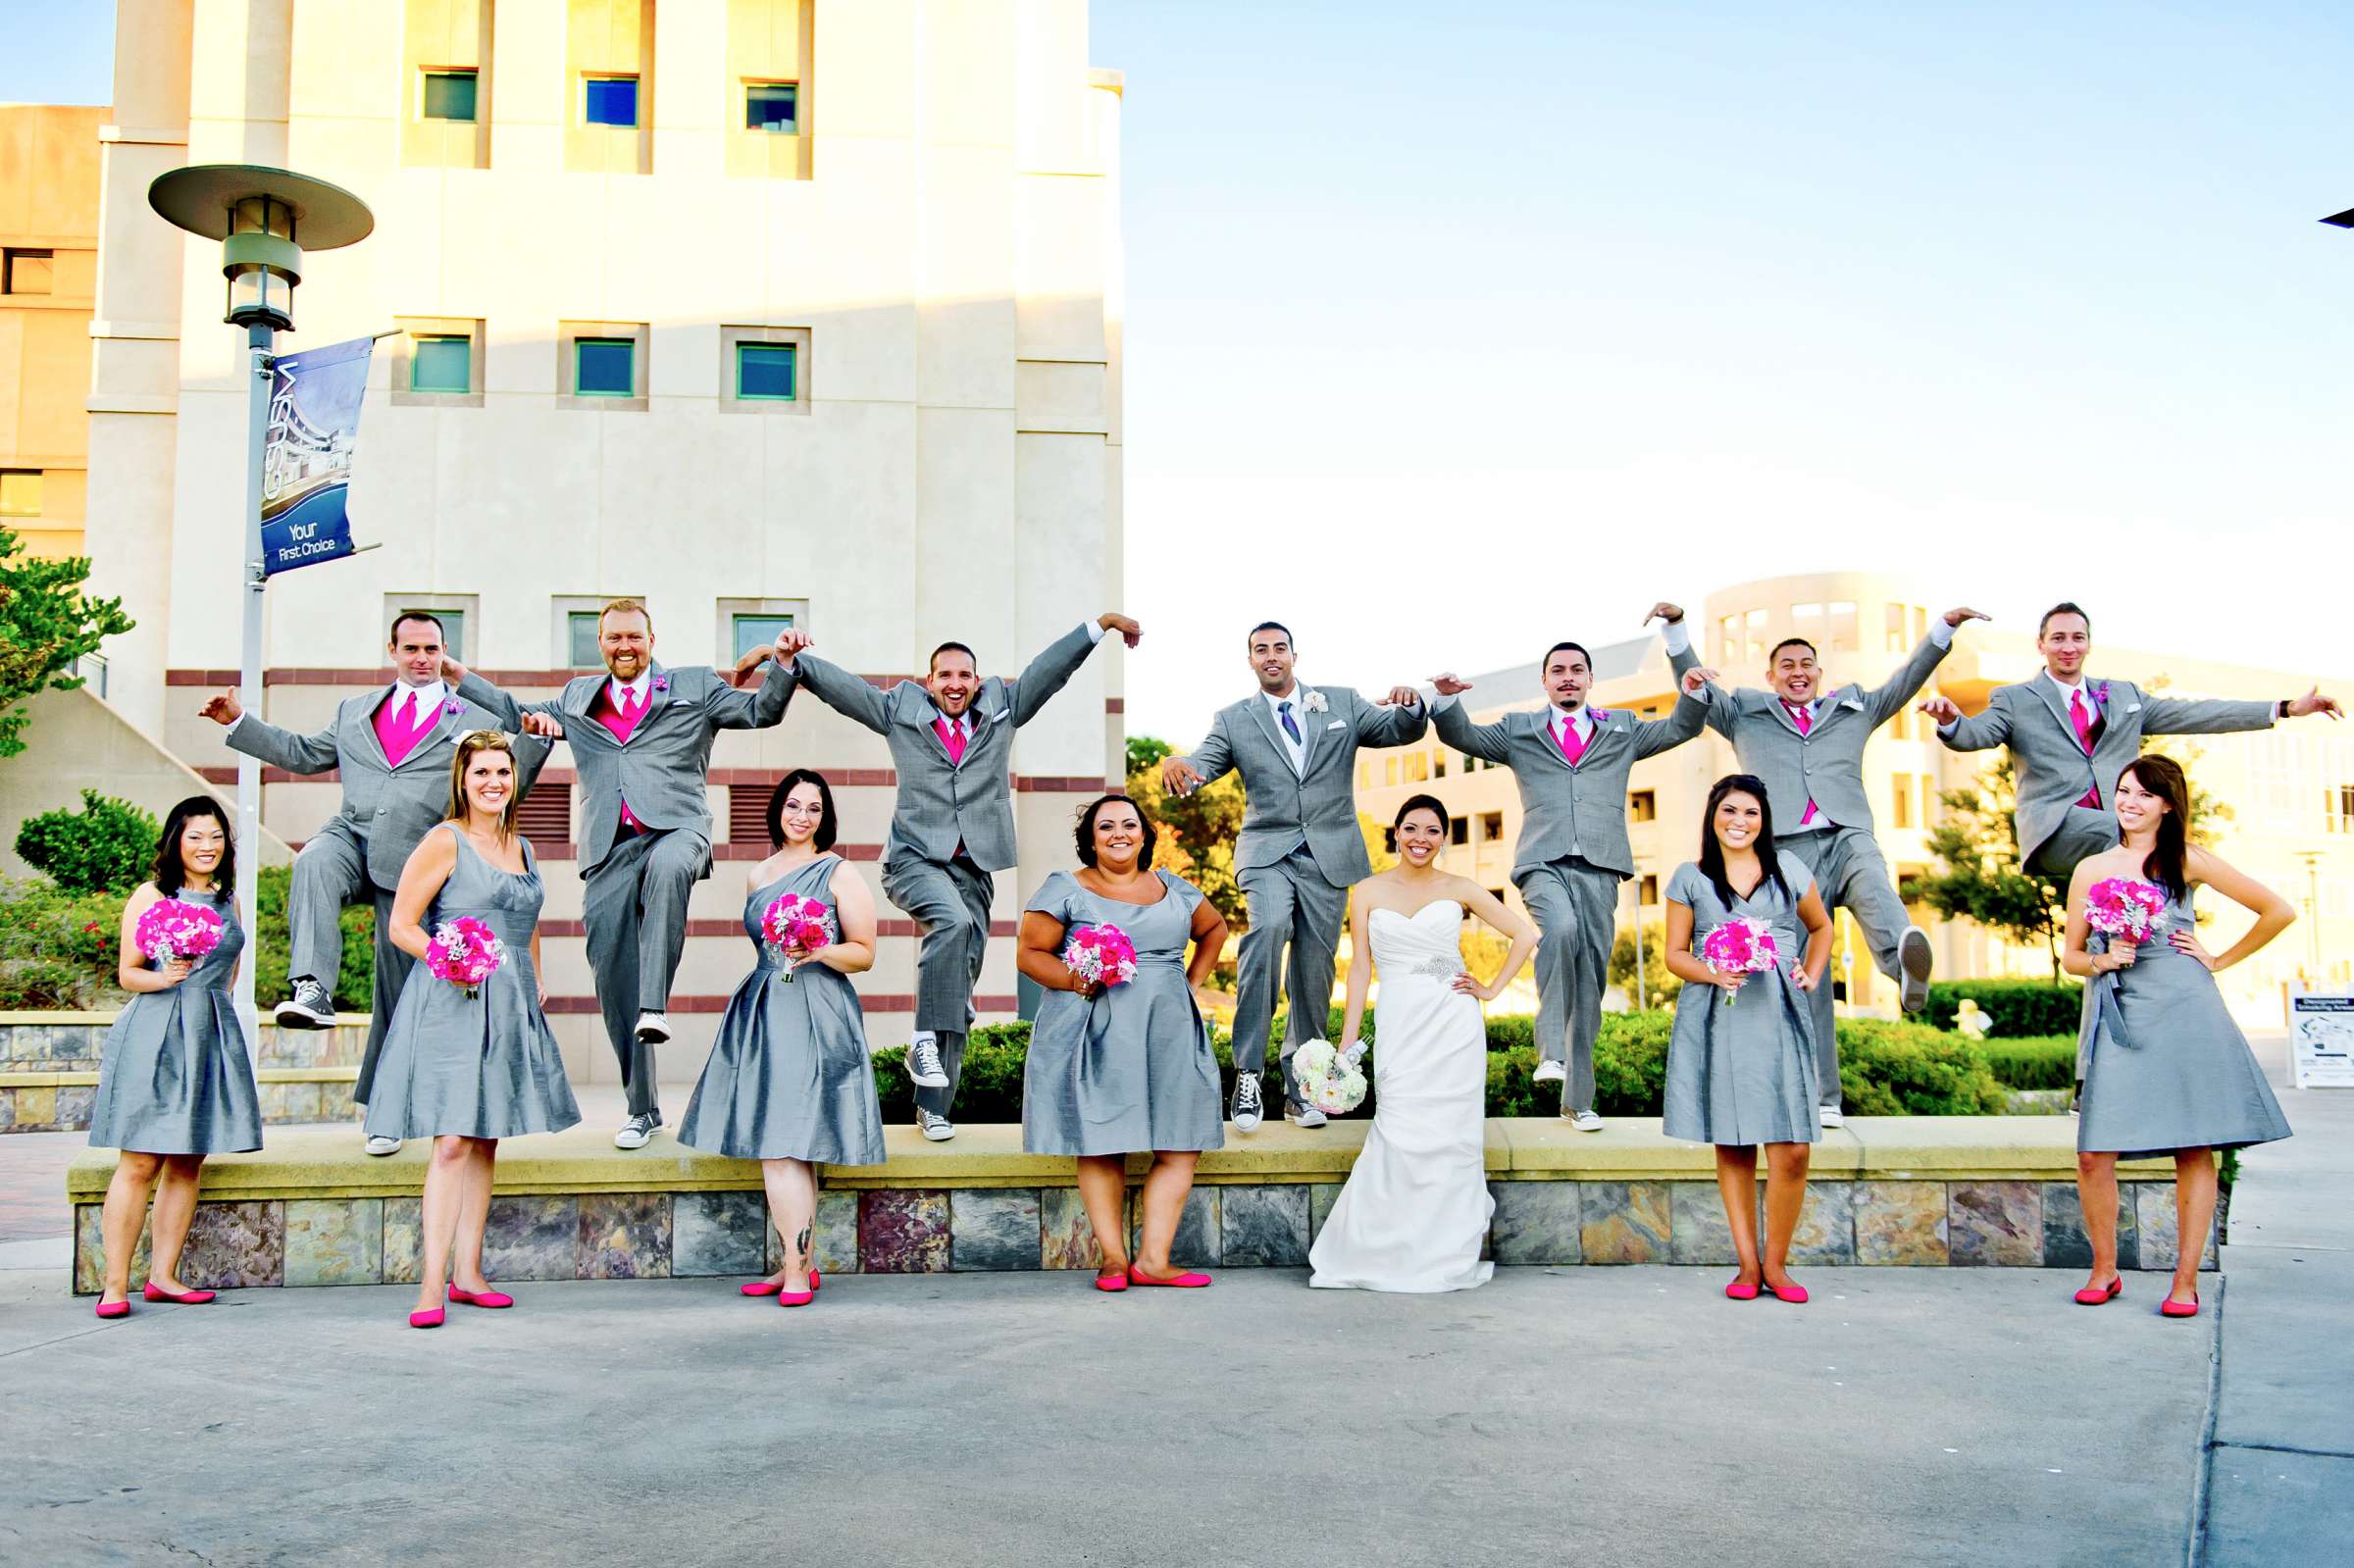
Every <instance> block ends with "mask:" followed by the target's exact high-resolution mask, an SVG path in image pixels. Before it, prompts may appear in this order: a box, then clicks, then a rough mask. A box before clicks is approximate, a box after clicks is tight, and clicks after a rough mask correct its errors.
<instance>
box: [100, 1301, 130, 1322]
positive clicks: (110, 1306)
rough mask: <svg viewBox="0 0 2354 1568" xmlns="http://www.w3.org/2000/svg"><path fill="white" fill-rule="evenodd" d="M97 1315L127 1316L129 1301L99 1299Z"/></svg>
mask: <svg viewBox="0 0 2354 1568" xmlns="http://www.w3.org/2000/svg"><path fill="white" fill-rule="evenodd" d="M98 1315H99V1316H100V1317H102V1318H127V1317H129V1316H130V1303H129V1302H128V1301H101V1302H99V1303H98Z"/></svg>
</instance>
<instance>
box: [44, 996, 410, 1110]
mask: <svg viewBox="0 0 2354 1568" xmlns="http://www.w3.org/2000/svg"><path fill="white" fill-rule="evenodd" d="M115 1016H116V1015H115V1014H114V1013H111V1012H87V1013H79V1012H45V1013H24V1012H12V1013H0V1134H4V1133H78V1132H83V1131H86V1130H87V1129H88V1127H89V1125H90V1102H91V1100H92V1098H93V1097H94V1096H95V1095H96V1093H97V1091H98V1061H99V1057H100V1056H101V1055H102V1054H103V1053H104V1051H105V1049H106V1032H107V1031H108V1029H110V1028H112V1027H113V1025H114V1022H115ZM256 1045H257V1051H256V1056H255V1068H256V1072H255V1078H256V1080H257V1083H256V1087H257V1089H258V1090H259V1092H260V1096H261V1104H262V1120H263V1121H264V1122H265V1123H268V1124H269V1125H272V1126H278V1127H285V1126H299V1125H302V1124H304V1123H313V1122H348V1121H351V1120H352V1119H354V1118H355V1117H356V1116H358V1114H359V1110H358V1107H357V1106H355V1105H353V1103H352V1099H351V1085H352V1081H353V1080H354V1079H355V1078H356V1077H358V1075H359V1070H360V1059H361V1057H362V1056H363V1055H365V1054H366V1052H367V1049H368V1015H367V1014H365V1013H342V1014H338V1015H337V1016H336V1020H335V1027H334V1028H333V1029H280V1028H279V1027H278V1026H277V1025H276V1024H271V1023H265V1024H263V1025H262V1026H261V1029H260V1037H259V1039H258V1040H257V1041H256Z"/></svg>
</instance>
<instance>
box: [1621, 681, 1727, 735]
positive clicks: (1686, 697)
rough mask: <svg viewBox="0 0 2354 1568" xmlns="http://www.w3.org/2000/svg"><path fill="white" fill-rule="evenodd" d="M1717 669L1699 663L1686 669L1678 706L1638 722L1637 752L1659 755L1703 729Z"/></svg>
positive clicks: (1677, 702) (1706, 719)
mask: <svg viewBox="0 0 2354 1568" xmlns="http://www.w3.org/2000/svg"><path fill="white" fill-rule="evenodd" d="M1715 679H1716V672H1715V671H1714V670H1704V669H1701V668H1699V667H1698V666H1694V667H1693V668H1692V669H1689V670H1686V671H1685V672H1684V673H1683V677H1682V681H1683V690H1682V692H1681V693H1679V694H1678V695H1677V697H1676V699H1675V707H1674V708H1673V709H1672V710H1671V711H1670V712H1669V713H1668V715H1667V717H1666V718H1664V719H1645V720H1643V721H1641V722H1640V723H1638V724H1637V725H1636V726H1635V755H1636V756H1638V757H1652V756H1657V755H1659V754H1660V753H1661V752H1663V751H1671V750H1673V749H1674V748H1675V747H1677V746H1680V745H1682V744H1683V743H1684V742H1685V741H1687V740H1689V739H1691V738H1692V737H1693V736H1694V735H1697V734H1699V733H1700V732H1701V731H1702V730H1703V729H1705V728H1706V727H1707V725H1708V722H1709V708H1710V706H1711V703H1710V690H1711V687H1710V685H1709V683H1710V682H1711V681H1714V680H1715Z"/></svg>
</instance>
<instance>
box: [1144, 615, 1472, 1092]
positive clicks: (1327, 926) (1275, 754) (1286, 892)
mask: <svg viewBox="0 0 2354 1568" xmlns="http://www.w3.org/2000/svg"><path fill="white" fill-rule="evenodd" d="M1250 643H1251V672H1252V674H1254V675H1255V676H1256V677H1258V691H1257V693H1256V694H1255V695H1254V696H1249V697H1245V698H1244V699H1243V700H1242V701H1240V702H1238V703H1235V704H1234V705H1233V706H1231V707H1228V708H1223V709H1221V710H1219V712H1218V716H1217V717H1216V718H1215V719H1213V720H1212V721H1210V727H1209V733H1208V735H1207V736H1205V737H1204V738H1203V741H1202V743H1201V744H1200V745H1198V746H1196V747H1195V748H1194V750H1193V753H1192V754H1191V755H1190V756H1183V757H1170V758H1168V759H1166V760H1165V761H1163V762H1162V763H1161V765H1160V784H1161V787H1162V788H1163V789H1165V790H1167V791H1168V792H1169V793H1171V794H1174V795H1182V794H1190V793H1191V792H1192V791H1194V790H1196V789H1199V788H1201V787H1202V786H1203V784H1209V783H1212V782H1213V781H1215V780H1217V779H1220V778H1222V777H1224V776H1225V774H1226V772H1227V771H1228V770H1229V769H1233V770H1236V771H1239V772H1240V773H1241V774H1242V776H1243V796H1244V807H1243V831H1242V834H1241V835H1240V836H1239V837H1238V838H1237V839H1236V841H1235V846H1234V880H1235V881H1236V882H1237V883H1239V884H1240V885H1242V889H1243V896H1244V897H1246V898H1248V899H1249V900H1250V902H1251V926H1250V929H1249V930H1247V931H1245V932H1244V933H1243V944H1242V952H1241V954H1240V955H1239V957H1238V968H1239V969H1240V971H1241V973H1240V975H1239V976H1238V977H1237V986H1236V995H1235V1006H1234V1068H1235V1072H1234V1104H1233V1106H1232V1107H1231V1113H1232V1115H1233V1117H1234V1129H1235V1131H1236V1132H1238V1133H1253V1132H1256V1131H1257V1130H1258V1125H1259V1122H1260V1120H1261V1119H1262V1117H1263V1115H1264V1107H1263V1106H1262V1105H1261V1103H1260V1092H1259V1086H1258V1075H1259V1074H1260V1073H1261V1072H1263V1071H1264V1070H1265V1068H1266V1065H1267V1032H1268V1030H1269V1028H1270V1027H1271V1025H1272V1023H1273V1020H1274V1016H1275V995H1276V991H1277V989H1278V985H1279V983H1281V989H1282V991H1283V993H1284V994H1285V995H1286V996H1288V997H1290V999H1291V1004H1292V1011H1291V1020H1290V1022H1289V1023H1288V1024H1287V1025H1286V1026H1285V1027H1284V1031H1283V1087H1284V1116H1285V1117H1286V1118H1287V1119H1289V1120H1290V1121H1293V1122H1296V1123H1298V1124H1299V1125H1300V1126H1302V1127H1322V1126H1323V1125H1324V1121H1325V1118H1324V1113H1323V1112H1322V1111H1320V1110H1317V1109H1316V1108H1315V1107H1314V1106H1312V1105H1309V1104H1306V1103H1305V1102H1304V1101H1303V1100H1301V1099H1300V1098H1299V1096H1298V1095H1296V1094H1295V1093H1293V1092H1292V1090H1293V1088H1294V1080H1293V1078H1292V1053H1293V1052H1294V1051H1296V1050H1298V1049H1299V1048H1300V1045H1301V1043H1302V1042H1303V1041H1305V1040H1310V1039H1316V1038H1319V1037H1322V1035H1323V1033H1324V1022H1325V1013H1326V1010H1327V1009H1328V1008H1329V1007H1330V1006H1331V1004H1332V973H1333V969H1334V967H1335V961H1336V955H1337V953H1338V951H1339V948H1340V944H1341V922H1342V920H1343V919H1344V918H1345V917H1346V916H1347V914H1348V912H1349V889H1350V887H1351V886H1352V885H1355V884H1356V883H1359V882H1362V881H1363V880H1364V879H1365V878H1367V877H1369V876H1371V875H1372V874H1373V863H1372V861H1371V860H1369V859H1368V858H1366V855H1365V837H1364V834H1363V833H1362V831H1361V830H1359V829H1358V827H1357V823H1356V752H1357V748H1358V747H1359V746H1403V745H1407V744H1408V743H1410V742H1412V741H1415V740H1419V739H1421V738H1422V732H1423V729H1424V728H1425V725H1426V723H1427V720H1426V716H1425V715H1424V713H1423V711H1422V696H1421V693H1419V692H1417V691H1415V690H1414V689H1413V687H1411V686H1396V687H1393V688H1392V689H1391V691H1390V694H1389V696H1388V698H1387V699H1386V700H1385V701H1384V702H1382V703H1372V702H1367V701H1366V700H1365V699H1364V698H1363V697H1361V696H1359V695H1357V693H1356V692H1355V691H1354V690H1352V689H1350V688H1349V687H1348V686H1303V685H1301V684H1300V683H1299V682H1298V681H1297V680H1296V679H1294V677H1293V674H1292V666H1293V664H1294V662H1295V659H1296V653H1295V650H1294V648H1293V645H1292V633H1291V632H1290V631H1289V630H1287V629H1286V628H1285V627H1284V626H1283V624H1282V623H1280V622H1277V621H1262V622H1260V623H1259V624H1258V625H1257V626H1254V627H1253V628H1252V629H1251V638H1250ZM1286 949H1289V951H1290V955H1291V964H1290V967H1289V970H1288V972H1287V970H1286V968H1285V964H1284V955H1285V951H1286Z"/></svg>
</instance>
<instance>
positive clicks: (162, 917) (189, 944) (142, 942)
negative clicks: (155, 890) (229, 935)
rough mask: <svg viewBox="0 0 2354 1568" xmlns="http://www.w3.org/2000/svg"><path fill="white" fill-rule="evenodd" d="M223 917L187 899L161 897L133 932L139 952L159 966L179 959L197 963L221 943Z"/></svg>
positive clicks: (150, 907)
mask: <svg viewBox="0 0 2354 1568" xmlns="http://www.w3.org/2000/svg"><path fill="white" fill-rule="evenodd" d="M221 932H222V924H221V917H220V916H219V915H217V914H215V913H214V912H213V911H211V910H209V909H207V908H205V907H204V906H203V905H202V904H191V903H189V902H188V901H187V900H186V899H184V898H159V899H157V900H156V901H155V902H154V903H152V904H149V905H148V906H147V908H146V910H145V912H144V913H142V914H141V915H140V916H139V924H138V926H137V928H136V929H135V930H134V931H133V932H132V936H133V937H134V938H135V939H136V941H137V942H138V947H139V951H140V952H142V953H145V954H146V955H147V956H148V957H149V958H151V959H153V960H154V961H155V963H156V966H157V967H158V968H161V967H162V966H163V965H165V964H169V963H172V962H173V961H174V960H176V959H181V958H184V959H186V960H187V961H188V962H189V963H191V964H192V963H195V962H196V961H197V960H198V959H200V958H202V957H203V956H204V955H205V954H207V953H209V952H211V951H212V950H213V949H214V948H216V947H218V946H220V945H221Z"/></svg>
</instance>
